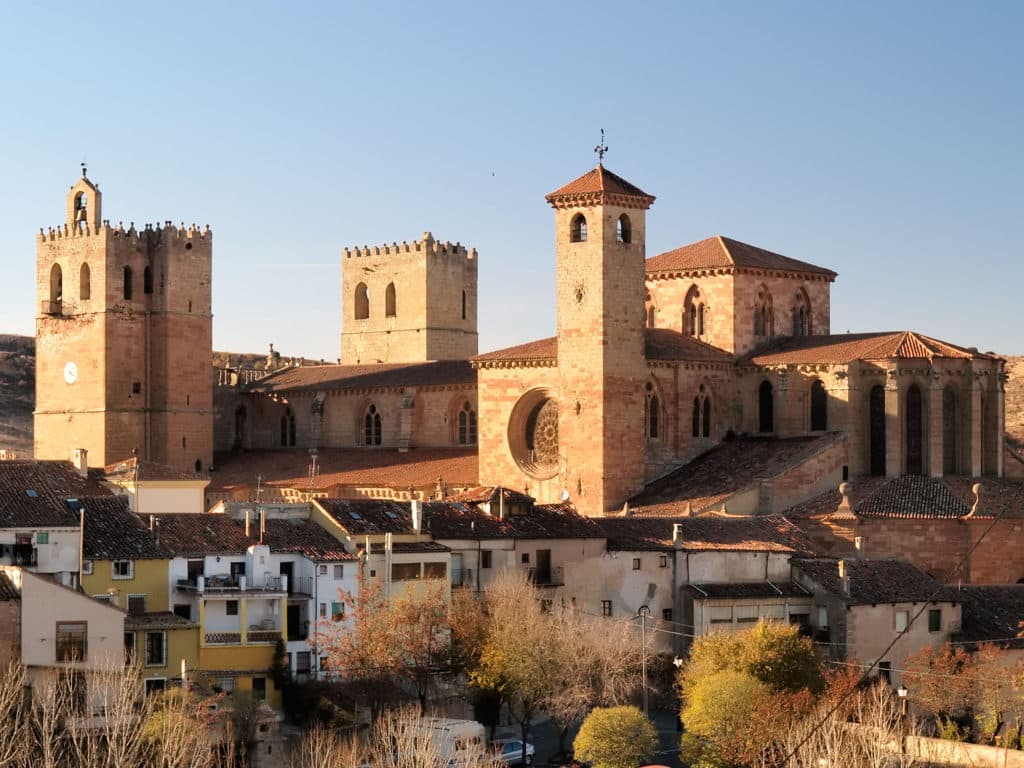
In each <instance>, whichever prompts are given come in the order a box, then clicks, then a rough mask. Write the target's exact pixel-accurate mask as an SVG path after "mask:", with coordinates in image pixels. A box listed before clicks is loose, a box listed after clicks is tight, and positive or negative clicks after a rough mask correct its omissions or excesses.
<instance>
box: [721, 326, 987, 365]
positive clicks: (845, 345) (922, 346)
mask: <svg viewBox="0 0 1024 768" xmlns="http://www.w3.org/2000/svg"><path fill="white" fill-rule="evenodd" d="M935 358H955V359H962V360H970V359H997V358H996V356H995V355H991V354H986V353H981V352H976V351H972V350H970V349H965V348H963V347H958V346H956V345H954V344H950V343H948V342H945V341H940V340H938V339H933V338H931V337H930V336H924V335H922V334H919V333H914V332H912V331H886V332H879V333H847V334H835V335H832V336H782V337H779V338H777V339H775V340H773V341H772V342H770V343H769V344H768V345H767V346H764V347H761V348H760V349H757V350H755V351H753V352H751V353H750V354H749V355H747V357H746V358H744V359H743V360H742V361H741V362H747V363H752V364H753V365H800V364H821V365H848V364H849V363H852V362H853V361H854V360H892V359H926V360H933V359H935Z"/></svg>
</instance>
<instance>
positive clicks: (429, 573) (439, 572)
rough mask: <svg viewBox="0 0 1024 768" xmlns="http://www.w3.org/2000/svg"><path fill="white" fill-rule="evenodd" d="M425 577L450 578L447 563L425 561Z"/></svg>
mask: <svg viewBox="0 0 1024 768" xmlns="http://www.w3.org/2000/svg"><path fill="white" fill-rule="evenodd" d="M423 578H425V579H446V578H448V564H447V563H424V564H423Z"/></svg>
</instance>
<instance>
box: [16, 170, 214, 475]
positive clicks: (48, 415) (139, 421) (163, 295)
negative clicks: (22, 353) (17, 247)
mask: <svg viewBox="0 0 1024 768" xmlns="http://www.w3.org/2000/svg"><path fill="white" fill-rule="evenodd" d="M66 210H67V214H66V217H65V221H64V223H63V225H61V226H59V227H56V228H50V229H48V230H45V231H44V230H42V229H41V230H40V232H39V236H38V238H37V240H36V290H37V299H38V301H37V307H38V308H39V312H38V314H37V316H36V410H35V427H34V432H35V455H36V458H39V459H66V458H68V457H69V455H70V453H71V451H72V450H73V449H78V448H84V449H86V450H87V451H88V463H89V466H93V467H97V466H104V465H106V464H110V463H113V462H116V461H120V460H122V459H126V458H128V457H130V456H131V455H132V454H133V452H134V453H135V454H136V455H137V456H138V457H139V458H142V459H147V460H151V461H158V462H161V463H165V464H169V465H171V466H174V467H177V468H179V469H181V470H183V471H192V472H195V471H200V472H204V471H206V469H207V468H208V467H209V466H210V463H211V462H212V461H213V418H212V400H213V392H212V375H211V370H210V360H211V347H212V314H211V307H210V303H211V293H210V272H211V260H212V252H213V245H212V241H213V235H212V233H211V232H210V230H209V227H207V228H206V229H203V230H200V229H199V228H197V227H196V226H194V225H193V226H191V227H185V226H184V225H181V226H180V227H175V226H172V225H171V222H170V221H167V222H165V223H164V224H163V225H162V226H161V225H159V224H157V225H152V224H148V225H146V226H145V228H144V229H141V230H136V229H135V225H134V224H132V225H130V226H129V227H128V228H127V229H125V227H123V226H122V225H120V224H118V225H117V226H116V227H112V226H110V224H109V222H108V221H107V220H105V219H103V218H102V210H101V195H100V191H99V187H97V186H96V185H95V184H94V183H93V182H92V181H90V180H89V178H88V176H87V175H86V171H85V167H84V166H83V168H82V177H81V178H80V179H78V181H77V182H76V183H75V185H74V186H72V187H71V190H70V192H68V195H67V209H66Z"/></svg>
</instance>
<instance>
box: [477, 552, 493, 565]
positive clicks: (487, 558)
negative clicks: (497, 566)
mask: <svg viewBox="0 0 1024 768" xmlns="http://www.w3.org/2000/svg"><path fill="white" fill-rule="evenodd" d="M492 554H493V553H492V552H491V550H489V549H484V550H482V551H481V552H480V567H481V568H490V567H491V555H492Z"/></svg>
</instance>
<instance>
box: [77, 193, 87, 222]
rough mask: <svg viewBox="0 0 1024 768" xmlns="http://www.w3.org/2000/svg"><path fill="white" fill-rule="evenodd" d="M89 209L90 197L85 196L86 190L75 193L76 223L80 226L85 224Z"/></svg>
mask: <svg viewBox="0 0 1024 768" xmlns="http://www.w3.org/2000/svg"><path fill="white" fill-rule="evenodd" d="M88 211H89V199H88V198H87V197H86V196H85V192H79V193H78V194H77V195H75V224H76V225H77V226H78V227H79V228H81V227H82V226H84V225H85V222H86V219H87V218H88Z"/></svg>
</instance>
